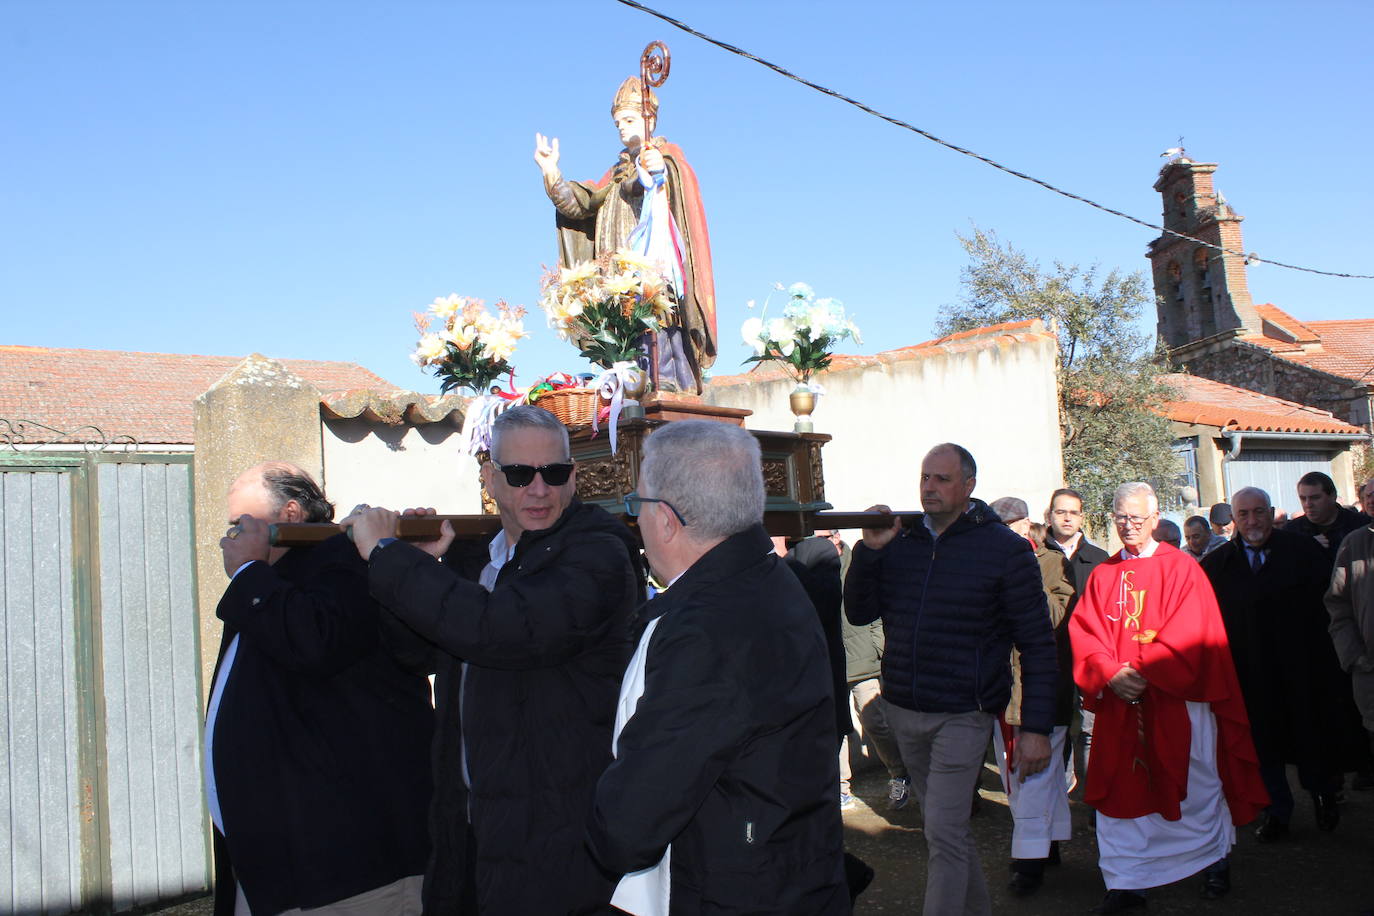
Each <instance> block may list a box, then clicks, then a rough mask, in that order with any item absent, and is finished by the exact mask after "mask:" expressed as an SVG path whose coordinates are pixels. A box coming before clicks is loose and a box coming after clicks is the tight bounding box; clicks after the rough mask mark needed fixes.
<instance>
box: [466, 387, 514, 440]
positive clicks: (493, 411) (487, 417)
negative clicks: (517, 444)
mask: <svg viewBox="0 0 1374 916" xmlns="http://www.w3.org/2000/svg"><path fill="white" fill-rule="evenodd" d="M514 403H515V402H514V401H513V400H510V399H508V398H504V397H501V396H500V395H499V394H483V395H478V396H477V397H475V398H473V399H472V400H471V401H469V402H468V409H467V411H466V412H465V413H464V414H463V433H462V438H461V439H460V445H461V446H462V448H463V450H464V451H466V452H467V453H468V454H469V455H476V454H477V453H478V452H482V451H489V450H490V449H491V425H492V424H493V423H495V422H496V418H497V417H498V416H500V415H501V413H502V412H504V411H505V409H506V408H507V407H509V406H511V405H512V404H514Z"/></svg>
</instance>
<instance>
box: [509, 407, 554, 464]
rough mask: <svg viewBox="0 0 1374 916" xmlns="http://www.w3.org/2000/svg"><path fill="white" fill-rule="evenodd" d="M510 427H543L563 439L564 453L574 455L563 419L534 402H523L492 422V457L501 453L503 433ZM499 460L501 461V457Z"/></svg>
mask: <svg viewBox="0 0 1374 916" xmlns="http://www.w3.org/2000/svg"><path fill="white" fill-rule="evenodd" d="M509 429H542V430H544V431H545V432H548V433H552V434H554V435H555V436H558V437H559V439H560V441H562V443H563V454H564V455H567V456H568V457H570V458H571V457H572V447H571V446H570V445H569V444H568V428H567V427H566V426H564V425H563V423H562V421H561V420H559V419H558V418H557V417H555V416H554V415H553V414H551V413H549V412H548V411H547V410H545V409H544V408H542V407H536V406H534V405H533V404H521V405H519V406H518V407H511V408H510V409H508V410H506V411H504V412H503V413H501V414H499V415H497V417H496V421H495V422H493V423H492V424H491V455H492V458H496V456H497V455H498V454H499V453H500V451H501V435H502V434H503V433H504V432H505V431H506V430H509ZM497 461H498V462H499V461H500V459H497Z"/></svg>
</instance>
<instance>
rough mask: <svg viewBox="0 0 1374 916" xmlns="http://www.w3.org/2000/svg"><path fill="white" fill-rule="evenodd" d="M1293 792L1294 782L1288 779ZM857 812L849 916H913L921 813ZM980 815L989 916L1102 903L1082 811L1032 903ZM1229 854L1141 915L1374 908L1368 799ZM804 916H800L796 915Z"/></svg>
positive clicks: (1329, 914) (1336, 914)
mask: <svg viewBox="0 0 1374 916" xmlns="http://www.w3.org/2000/svg"><path fill="white" fill-rule="evenodd" d="M1290 779H1291V781H1292V783H1293V785H1294V786H1295V787H1296V786H1297V779H1296V775H1295V774H1290ZM854 791H855V795H856V797H857V798H858V804H857V805H856V806H855V807H854V808H853V809H852V810H850V811H846V812H845V814H844V821H845V844H846V846H847V848H848V849H849V851H850V852H852V853H854V854H855V855H857V856H858V857H859V858H861V859H863V860H864V861H865V862H867V863H868V864H869V865H870V866H872V867H873V869H874V871H875V872H877V877H876V878H875V879H874V881H873V884H872V885H870V886H869V888H868V890H867V891H865V892H864V894H863V896H861V897H860V898H859V902H858V905H857V906H856V907H855V909H854V913H855V916H869V914H875V913H892V914H897V913H900V914H915V913H920V912H921V899H922V896H921V893H922V888H923V887H924V884H925V858H926V844H925V838H924V836H923V835H922V833H921V813H920V810H919V808H918V806H917V804H916V802H915V801H914V800H913V801H912V802H911V804H909V805H907V807H906V808H905V809H903V810H901V811H897V812H889V811H888V810H887V778H886V775H885V774H883V773H882V772H881V771H880V770H871V771H869V772H867V773H864V774H862V775H859V776H857V777H856V778H855V781H854ZM979 794H980V795H981V796H982V802H981V803H980V806H979V808H980V811H979V814H978V816H977V817H975V818H974V819H973V832H974V835H975V836H976V837H977V839H978V847H979V849H980V851H981V852H982V859H983V870H984V873H985V874H986V875H987V879H988V886H989V889H990V890H991V892H992V910H993V912H994V913H999V914H1001V913H1008V914H1016V916H1061V914H1070V913H1087V912H1088V911H1089V910H1090V909H1091V908H1092V907H1094V906H1096V905H1097V904H1098V903H1099V902H1100V901H1101V899H1102V895H1103V893H1104V889H1103V886H1102V878H1101V876H1100V874H1099V873H1098V871H1097V846H1096V844H1095V843H1094V841H1093V831H1092V828H1091V827H1090V826H1089V824H1088V809H1087V808H1086V807H1084V806H1083V805H1082V804H1079V803H1078V802H1074V803H1073V804H1072V810H1073V840H1072V841H1070V842H1069V843H1066V844H1064V845H1063V864H1062V865H1060V866H1058V867H1052V868H1049V869H1047V871H1046V875H1045V884H1044V886H1043V887H1042V888H1041V889H1040V890H1039V891H1038V892H1037V893H1035V894H1034V895H1032V896H1030V897H1023V898H1017V897H1013V896H1011V895H1010V894H1009V893H1008V892H1007V879H1008V877H1009V876H1008V872H1007V850H1008V849H1010V847H1011V815H1010V814H1009V812H1008V811H1007V807H1006V796H1005V795H1004V794H1003V793H1002V791H1001V783H1000V780H999V778H998V776H997V772H996V771H995V770H994V769H993V768H992V767H990V766H989V767H987V768H986V769H985V771H984V774H983V780H982V788H981V789H980V790H979ZM1238 833H1239V836H1238V841H1237V844H1236V848H1235V850H1234V851H1233V852H1232V853H1231V881H1232V887H1233V889H1232V891H1231V894H1230V895H1229V896H1227V897H1225V898H1223V899H1222V900H1215V901H1211V900H1203V899H1201V897H1200V896H1199V895H1198V887H1199V885H1198V880H1197V879H1189V880H1187V881H1181V882H1179V883H1177V884H1173V885H1170V886H1168V887H1162V888H1158V889H1156V890H1153V891H1151V892H1150V905H1149V908H1148V909H1147V910H1137V911H1133V912H1144V913H1150V914H1153V916H1167V914H1175V913H1176V914H1215V916H1223V914H1256V916H1270V914H1273V916H1283V914H1302V916H1356V914H1358V913H1360V911H1362V910H1367V909H1369V908H1370V907H1372V906H1374V792H1353V791H1347V792H1346V804H1345V806H1344V808H1343V810H1342V815H1341V824H1340V827H1338V828H1337V829H1336V831H1335V832H1334V833H1320V832H1318V831H1317V829H1316V827H1315V826H1314V825H1313V821H1312V806H1311V804H1310V803H1309V802H1307V799H1306V796H1305V794H1300V797H1299V801H1298V809H1297V813H1296V814H1295V815H1294V818H1293V831H1292V833H1291V834H1289V836H1288V838H1287V839H1286V840H1285V841H1283V842H1280V843H1274V844H1271V845H1267V846H1265V845H1261V844H1259V843H1257V842H1256V841H1255V838H1254V836H1253V835H1252V832H1251V830H1250V828H1241V829H1240V830H1239V831H1238ZM210 912H211V907H210V901H209V898H208V897H205V898H200V899H198V900H192V901H190V902H187V903H182V904H180V905H179V906H176V907H172V908H169V909H164V910H162V911H161V914H162V916H209V914H210ZM798 916H803V914H798Z"/></svg>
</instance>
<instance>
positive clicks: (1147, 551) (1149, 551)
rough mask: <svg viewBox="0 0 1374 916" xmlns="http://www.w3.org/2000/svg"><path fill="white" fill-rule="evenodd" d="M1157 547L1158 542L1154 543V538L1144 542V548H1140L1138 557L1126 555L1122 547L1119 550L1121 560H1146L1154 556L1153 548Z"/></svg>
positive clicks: (1130, 554)
mask: <svg viewBox="0 0 1374 916" xmlns="http://www.w3.org/2000/svg"><path fill="white" fill-rule="evenodd" d="M1158 546H1159V542H1158V541H1156V540H1155V539H1154V538H1150V539H1149V540H1148V541H1146V542H1145V546H1144V547H1143V548H1141V550H1140V553H1139V554H1138V555H1137V554H1132V553H1127V552H1126V548H1125V547H1122V548H1121V559H1123V560H1144V559H1148V558H1149V557H1152V556H1154V555H1155V548H1156V547H1158Z"/></svg>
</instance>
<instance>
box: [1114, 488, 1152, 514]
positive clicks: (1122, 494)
mask: <svg viewBox="0 0 1374 916" xmlns="http://www.w3.org/2000/svg"><path fill="white" fill-rule="evenodd" d="M1133 496H1144V497H1146V498H1147V499H1148V500H1149V502H1150V511H1151V512H1158V511H1159V497H1158V496H1155V488H1154V487H1152V486H1150V485H1149V484H1148V483H1145V481H1143V480H1136V481H1132V482H1131V483H1123V484H1122V485H1121V486H1119V487H1117V488H1116V492H1115V493H1113V494H1112V508H1113V509H1116V508H1117V507H1118V506H1120V505H1121V504H1122V503H1123V502H1125V501H1126V500H1128V499H1130V498H1131V497H1133Z"/></svg>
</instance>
